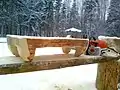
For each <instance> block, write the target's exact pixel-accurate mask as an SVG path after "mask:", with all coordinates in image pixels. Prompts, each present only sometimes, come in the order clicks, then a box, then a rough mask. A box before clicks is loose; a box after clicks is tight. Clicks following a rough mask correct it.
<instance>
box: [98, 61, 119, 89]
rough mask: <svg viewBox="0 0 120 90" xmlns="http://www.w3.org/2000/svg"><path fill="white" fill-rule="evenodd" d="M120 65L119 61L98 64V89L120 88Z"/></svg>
mask: <svg viewBox="0 0 120 90" xmlns="http://www.w3.org/2000/svg"><path fill="white" fill-rule="evenodd" d="M118 79H119V67H118V62H117V61H108V62H105V63H99V64H98V71H97V78H96V87H97V90H118V87H117V85H118Z"/></svg>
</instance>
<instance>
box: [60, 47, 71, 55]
mask: <svg viewBox="0 0 120 90" xmlns="http://www.w3.org/2000/svg"><path fill="white" fill-rule="evenodd" d="M70 50H71V48H70V47H62V51H63V53H65V54H68V53H69V52H70Z"/></svg>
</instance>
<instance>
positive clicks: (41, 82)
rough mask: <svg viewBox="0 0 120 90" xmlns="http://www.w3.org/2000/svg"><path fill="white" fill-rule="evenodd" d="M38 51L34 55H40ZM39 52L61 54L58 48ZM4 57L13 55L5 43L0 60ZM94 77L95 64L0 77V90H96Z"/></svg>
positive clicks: (1, 49)
mask: <svg viewBox="0 0 120 90" xmlns="http://www.w3.org/2000/svg"><path fill="white" fill-rule="evenodd" d="M3 41H4V40H3ZM39 50H40V49H37V51H36V52H37V53H36V55H38V53H40V51H39ZM41 50H43V51H41V53H42V54H50V53H56V54H59V53H61V49H60V48H44V49H41ZM5 56H13V55H12V54H11V52H10V51H9V50H8V47H7V44H6V43H0V58H2V57H5ZM96 75H97V64H90V65H82V66H75V67H68V68H63V69H53V70H44V71H35V72H28V73H19V74H7V75H0V90H96V88H95V79H96Z"/></svg>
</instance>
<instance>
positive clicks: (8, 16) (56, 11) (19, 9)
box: [0, 0, 120, 37]
mask: <svg viewBox="0 0 120 90" xmlns="http://www.w3.org/2000/svg"><path fill="white" fill-rule="evenodd" d="M118 2H120V1H119V0H118V1H117V0H113V1H111V3H110V0H0V36H1V37H4V36H6V34H17V35H35V36H61V35H62V34H63V33H62V32H64V30H65V29H68V28H72V27H74V28H77V29H80V30H82V32H83V33H84V34H87V35H88V36H92V35H94V36H98V35H101V34H105V32H106V33H110V32H109V31H110V30H109V29H114V30H113V31H114V32H113V33H112V34H111V35H115V33H116V27H115V26H113V24H118V23H119V24H120V21H119V20H116V22H114V23H111V22H113V19H117V18H119V17H120V14H119V12H120V9H119V8H118V9H116V8H117V7H116V6H118V7H120V6H119V4H117V3H118ZM109 4H110V8H109V12H108V7H109ZM113 7H115V8H113ZM114 9H115V10H118V13H117V14H118V16H115V15H114V14H115V13H116V12H117V11H115V13H114V12H113V11H112V10H114ZM107 13H109V14H108V18H106V17H107ZM114 16H115V17H116V18H113V17H114ZM107 19H108V20H107ZM109 24H110V26H109ZM106 26H107V27H106ZM119 26H120V25H118V26H117V27H118V28H119ZM105 30H106V31H105ZM117 32H120V30H117ZM117 34H118V36H119V35H120V34H119V33H117Z"/></svg>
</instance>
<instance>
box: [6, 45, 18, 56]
mask: <svg viewBox="0 0 120 90" xmlns="http://www.w3.org/2000/svg"><path fill="white" fill-rule="evenodd" d="M8 48H9V50H10V51H11V52H12V54H13V55H15V56H16V57H19V53H18V50H17V47H16V46H15V45H8Z"/></svg>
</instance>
